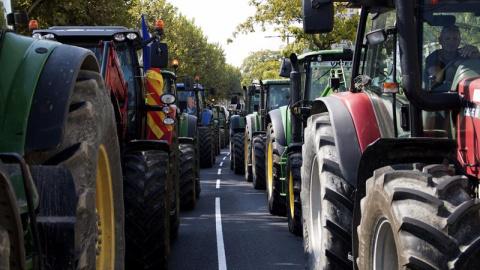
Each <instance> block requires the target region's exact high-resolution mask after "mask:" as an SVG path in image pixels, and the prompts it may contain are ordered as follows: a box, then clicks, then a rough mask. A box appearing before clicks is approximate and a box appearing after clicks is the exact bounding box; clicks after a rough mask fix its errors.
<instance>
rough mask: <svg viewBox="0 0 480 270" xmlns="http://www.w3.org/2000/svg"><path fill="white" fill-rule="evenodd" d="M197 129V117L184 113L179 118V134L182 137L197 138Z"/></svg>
mask: <svg viewBox="0 0 480 270" xmlns="http://www.w3.org/2000/svg"><path fill="white" fill-rule="evenodd" d="M196 131H197V117H196V116H194V115H190V114H188V113H182V115H181V116H180V120H179V126H178V136H179V137H180V139H182V138H192V139H193V138H195V134H196Z"/></svg>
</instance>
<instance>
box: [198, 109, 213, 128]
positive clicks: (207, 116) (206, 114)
mask: <svg viewBox="0 0 480 270" xmlns="http://www.w3.org/2000/svg"><path fill="white" fill-rule="evenodd" d="M212 118H213V112H212V111H211V110H204V111H202V122H201V126H202V127H205V126H208V125H210V123H211V122H212Z"/></svg>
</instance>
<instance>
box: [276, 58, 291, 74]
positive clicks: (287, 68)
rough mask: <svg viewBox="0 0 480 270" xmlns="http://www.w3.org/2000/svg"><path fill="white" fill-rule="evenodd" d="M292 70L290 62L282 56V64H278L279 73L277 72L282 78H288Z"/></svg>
mask: <svg viewBox="0 0 480 270" xmlns="http://www.w3.org/2000/svg"><path fill="white" fill-rule="evenodd" d="M291 72H292V63H291V62H290V59H289V58H283V59H282V64H281V65H280V73H279V74H278V75H279V76H280V77H283V78H290V73H291Z"/></svg>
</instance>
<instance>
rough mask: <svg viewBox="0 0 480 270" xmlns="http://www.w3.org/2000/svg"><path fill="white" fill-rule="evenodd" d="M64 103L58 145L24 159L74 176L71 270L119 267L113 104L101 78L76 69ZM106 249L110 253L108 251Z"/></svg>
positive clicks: (119, 190) (120, 220)
mask: <svg viewBox="0 0 480 270" xmlns="http://www.w3.org/2000/svg"><path fill="white" fill-rule="evenodd" d="M68 102H69V103H68V105H69V110H68V115H67V120H66V126H65V134H64V138H63V141H62V142H61V143H60V145H59V146H58V147H56V148H54V149H52V150H49V151H45V152H34V153H27V154H26V157H25V158H26V160H27V162H28V163H30V164H38V165H59V166H64V167H66V168H68V169H69V170H70V172H71V174H72V176H73V179H74V181H75V189H76V193H77V200H78V203H77V219H76V224H75V254H76V256H75V261H76V268H77V269H95V268H100V267H106V268H115V269H123V264H124V250H125V240H124V239H125V237H124V227H123V226H124V225H123V224H124V208H123V184H122V170H121V161H120V150H119V144H118V137H117V132H116V131H117V129H116V124H115V116H114V112H113V106H112V103H111V101H110V97H109V93H108V91H107V89H106V87H105V84H104V81H103V79H102V77H101V76H100V74H99V73H98V72H93V71H87V70H80V72H79V74H78V76H77V80H76V82H75V85H74V90H73V93H72V95H71V97H70V100H69V101H68ZM108 175H109V176H110V177H108ZM97 178H98V179H100V182H97ZM108 186H111V192H107V194H97V193H96V190H97V188H105V187H108ZM110 216H113V217H114V218H113V220H112V219H110V218H109V217H110ZM100 224H101V225H100ZM100 230H101V231H102V232H101V233H100ZM99 239H101V242H100V241H99ZM110 248H111V252H109V253H107V250H109V249H110ZM97 249H98V252H99V255H97ZM102 252H103V253H102ZM113 258H115V259H114V261H113ZM100 263H102V264H100ZM111 264H113V265H111Z"/></svg>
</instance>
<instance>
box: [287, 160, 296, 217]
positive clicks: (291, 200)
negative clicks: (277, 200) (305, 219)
mask: <svg viewBox="0 0 480 270" xmlns="http://www.w3.org/2000/svg"><path fill="white" fill-rule="evenodd" d="M288 202H289V204H290V217H292V218H293V216H294V215H295V205H294V204H295V198H294V192H293V174H292V169H291V168H290V174H289V175H288Z"/></svg>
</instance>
